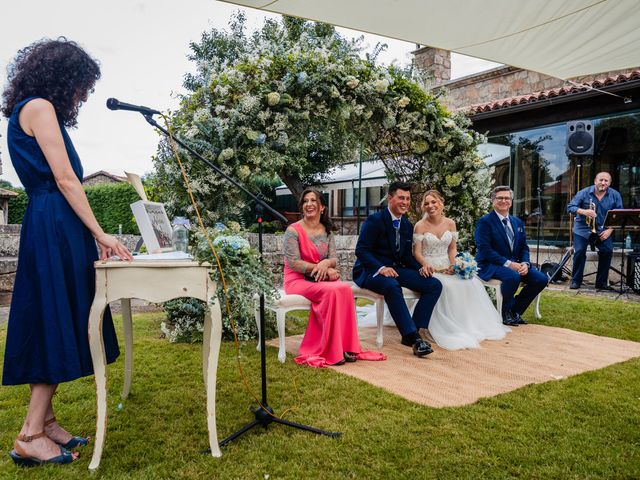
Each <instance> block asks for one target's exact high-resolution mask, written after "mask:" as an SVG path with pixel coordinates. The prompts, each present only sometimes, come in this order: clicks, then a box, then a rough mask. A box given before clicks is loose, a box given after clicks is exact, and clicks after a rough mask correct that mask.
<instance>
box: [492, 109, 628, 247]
mask: <svg viewBox="0 0 640 480" xmlns="http://www.w3.org/2000/svg"><path fill="white" fill-rule="evenodd" d="M583 120H588V119H583ZM592 121H593V125H594V140H595V145H594V153H593V155H582V156H579V155H571V156H567V153H566V137H567V129H566V124H564V123H563V124H558V125H547V126H543V127H540V128H535V129H530V130H523V131H517V132H512V133H509V134H505V135H496V136H491V137H489V142H490V143H489V144H488V146H487V149H488V150H492V149H493V150H496V149H498V150H499V147H498V146H499V145H502V146H508V147H509V149H510V152H511V154H510V157H509V158H504V155H498V156H495V155H494V156H495V158H488V159H485V161H486V162H487V164H488V165H490V166H491V167H493V168H494V184H495V185H511V187H512V188H513V190H514V202H513V208H512V212H511V213H512V214H513V215H516V216H518V217H519V218H521V219H522V220H523V222H524V223H525V228H526V231H527V237H528V238H529V240H530V241H531V240H535V239H536V238H538V234H537V231H538V221H539V220H540V239H541V241H542V242H543V244H553V245H565V246H566V245H568V244H569V231H570V229H571V224H570V222H571V219H570V218H569V215H568V214H567V213H566V207H567V203H568V202H569V201H570V200H571V198H573V196H574V195H575V193H576V192H577V191H578V190H580V189H582V188H585V187H587V186H589V185H592V184H593V179H594V177H595V175H596V174H597V173H598V172H601V171H607V172H609V173H611V176H612V177H613V182H612V186H613V188H615V189H616V190H618V191H620V193H621V195H622V200H623V203H624V206H625V208H640V113H630V114H629V113H625V114H620V115H614V116H609V117H602V118H596V119H592ZM498 157H499V158H498ZM538 193H539V195H538ZM540 206H541V208H540ZM540 212H541V213H542V216H540V215H539V213H540ZM631 237H632V242H633V244H634V246H637V244H638V243H640V235H639V234H635V237H634V234H633V233H631ZM614 239H615V241H616V242H618V243H619V242H621V241H622V238H621V235H620V233H619V232H616V236H615V237H614Z"/></svg>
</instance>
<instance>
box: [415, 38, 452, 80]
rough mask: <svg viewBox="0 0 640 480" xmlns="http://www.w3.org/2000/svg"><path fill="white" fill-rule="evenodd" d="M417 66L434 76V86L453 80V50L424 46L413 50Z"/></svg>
mask: <svg viewBox="0 0 640 480" xmlns="http://www.w3.org/2000/svg"><path fill="white" fill-rule="evenodd" d="M413 55H414V61H415V66H416V68H418V69H420V70H423V71H425V72H428V73H429V74H431V75H432V76H433V82H434V86H438V85H442V84H443V83H446V82H448V81H449V80H451V52H450V51H448V50H443V49H441V48H432V47H422V48H420V49H418V50H415V51H414V52H413Z"/></svg>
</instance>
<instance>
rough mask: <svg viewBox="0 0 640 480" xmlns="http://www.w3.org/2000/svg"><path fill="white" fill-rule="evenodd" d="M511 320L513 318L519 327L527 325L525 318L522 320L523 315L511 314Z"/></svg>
mask: <svg viewBox="0 0 640 480" xmlns="http://www.w3.org/2000/svg"><path fill="white" fill-rule="evenodd" d="M511 318H513V321H514V322H516V323H517V324H518V325H526V324H527V321H526V320H525V319H524V318H522V315H520V314H519V313H515V312H511Z"/></svg>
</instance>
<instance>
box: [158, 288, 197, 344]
mask: <svg viewBox="0 0 640 480" xmlns="http://www.w3.org/2000/svg"><path fill="white" fill-rule="evenodd" d="M204 305H205V303H204V302H203V301H201V300H198V299H196V298H176V299H175V300H169V301H168V302H165V303H164V304H163V307H164V313H165V314H166V315H167V318H166V320H165V321H164V322H162V323H161V324H160V329H161V330H162V333H163V335H164V336H165V337H166V338H168V339H169V341H170V342H171V343H176V342H181V343H198V342H202V336H203V332H204Z"/></svg>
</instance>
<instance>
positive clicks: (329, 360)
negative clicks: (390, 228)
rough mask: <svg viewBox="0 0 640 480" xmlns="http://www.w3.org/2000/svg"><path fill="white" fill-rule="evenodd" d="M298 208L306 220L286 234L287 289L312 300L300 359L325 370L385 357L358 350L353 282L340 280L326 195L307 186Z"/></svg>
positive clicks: (285, 284)
mask: <svg viewBox="0 0 640 480" xmlns="http://www.w3.org/2000/svg"><path fill="white" fill-rule="evenodd" d="M299 206H300V210H301V212H302V214H303V218H302V220H300V221H298V222H296V223H294V224H292V225H291V226H289V228H287V231H286V232H285V234H284V257H285V261H284V291H285V292H286V293H287V294H298V295H302V296H304V297H306V298H308V299H309V300H310V301H311V302H312V303H311V313H310V314H309V323H308V325H307V330H306V332H305V334H304V339H303V340H302V344H301V345H300V352H299V355H298V356H297V357H296V358H295V361H296V363H299V364H305V365H310V366H312V367H318V368H321V367H326V366H329V365H342V364H344V363H345V361H348V362H355V361H356V360H385V359H386V356H385V355H383V354H382V353H378V352H363V351H362V349H361V348H360V342H359V341H358V330H357V326H356V313H355V304H354V301H353V294H352V292H351V287H350V286H349V284H348V283H345V282H341V281H340V280H339V278H340V273H339V271H338V269H337V268H336V266H337V258H336V247H335V240H334V236H333V235H332V234H331V220H330V219H329V214H328V212H327V207H326V205H325V203H324V198H323V196H322V194H321V193H320V192H318V191H317V190H314V189H309V188H308V189H306V190H305V191H304V192H302V200H301V201H300V205H299Z"/></svg>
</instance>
